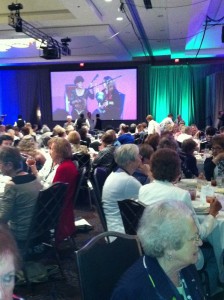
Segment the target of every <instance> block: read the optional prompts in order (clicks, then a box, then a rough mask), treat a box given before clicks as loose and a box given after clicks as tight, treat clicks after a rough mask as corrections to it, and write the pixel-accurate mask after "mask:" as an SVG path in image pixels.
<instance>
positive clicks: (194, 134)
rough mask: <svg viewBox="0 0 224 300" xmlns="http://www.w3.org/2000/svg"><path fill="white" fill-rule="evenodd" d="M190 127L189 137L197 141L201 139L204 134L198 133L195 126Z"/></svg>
mask: <svg viewBox="0 0 224 300" xmlns="http://www.w3.org/2000/svg"><path fill="white" fill-rule="evenodd" d="M190 127H191V135H192V137H193V139H197V140H199V139H200V138H202V137H203V135H204V132H202V131H200V130H199V129H198V127H197V125H196V124H191V125H190Z"/></svg>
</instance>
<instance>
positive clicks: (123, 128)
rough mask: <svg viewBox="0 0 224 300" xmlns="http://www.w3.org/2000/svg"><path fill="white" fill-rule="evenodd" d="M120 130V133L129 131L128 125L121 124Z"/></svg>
mask: <svg viewBox="0 0 224 300" xmlns="http://www.w3.org/2000/svg"><path fill="white" fill-rule="evenodd" d="M137 127H138V126H137ZM120 131H121V134H125V133H128V132H129V126H128V125H123V126H121V130H120Z"/></svg>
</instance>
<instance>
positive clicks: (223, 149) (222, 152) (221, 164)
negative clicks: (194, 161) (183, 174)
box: [204, 134, 224, 181]
mask: <svg viewBox="0 0 224 300" xmlns="http://www.w3.org/2000/svg"><path fill="white" fill-rule="evenodd" d="M204 171H205V177H206V179H207V180H208V181H210V180H211V179H212V178H216V177H223V176H224V136H223V135H221V134H220V135H216V136H214V137H213V138H212V156H211V157H207V158H206V159H205V161H204Z"/></svg>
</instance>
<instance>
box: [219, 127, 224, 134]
mask: <svg viewBox="0 0 224 300" xmlns="http://www.w3.org/2000/svg"><path fill="white" fill-rule="evenodd" d="M219 132H220V134H222V135H224V126H221V127H220V128H219Z"/></svg>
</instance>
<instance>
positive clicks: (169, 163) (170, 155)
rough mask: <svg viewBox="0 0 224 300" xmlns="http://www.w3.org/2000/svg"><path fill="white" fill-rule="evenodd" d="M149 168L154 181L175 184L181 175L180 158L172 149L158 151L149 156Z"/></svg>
mask: <svg viewBox="0 0 224 300" xmlns="http://www.w3.org/2000/svg"><path fill="white" fill-rule="evenodd" d="M150 168H151V172H152V175H153V178H154V179H156V180H160V181H168V182H176V181H177V180H178V178H179V177H180V175H181V163H180V157H179V155H178V153H177V152H176V151H175V150H173V149H170V148H163V149H158V150H157V151H156V152H154V153H153V154H152V156H151V159H150Z"/></svg>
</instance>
